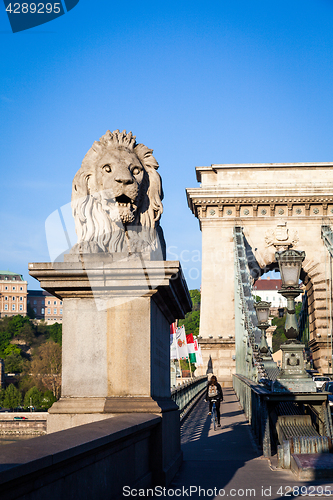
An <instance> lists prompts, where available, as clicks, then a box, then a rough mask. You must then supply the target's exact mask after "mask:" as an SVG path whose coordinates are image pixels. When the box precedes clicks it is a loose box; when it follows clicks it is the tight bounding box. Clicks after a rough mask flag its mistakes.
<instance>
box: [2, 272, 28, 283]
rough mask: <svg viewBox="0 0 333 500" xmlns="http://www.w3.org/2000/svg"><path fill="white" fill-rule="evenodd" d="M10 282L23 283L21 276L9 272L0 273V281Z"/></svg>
mask: <svg viewBox="0 0 333 500" xmlns="http://www.w3.org/2000/svg"><path fill="white" fill-rule="evenodd" d="M4 280H11V281H13V280H14V281H24V278H23V276H22V274H18V273H13V272H11V271H0V281H4Z"/></svg>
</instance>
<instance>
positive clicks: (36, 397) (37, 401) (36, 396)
mask: <svg viewBox="0 0 333 500" xmlns="http://www.w3.org/2000/svg"><path fill="white" fill-rule="evenodd" d="M42 397H43V394H42V393H41V392H40V391H39V390H38V388H37V387H36V386H35V385H34V386H33V387H31V389H29V390H28V392H27V393H26V395H25V396H24V406H25V407H28V406H31V405H32V406H34V407H35V408H36V407H37V408H39V407H40V406H41V400H42Z"/></svg>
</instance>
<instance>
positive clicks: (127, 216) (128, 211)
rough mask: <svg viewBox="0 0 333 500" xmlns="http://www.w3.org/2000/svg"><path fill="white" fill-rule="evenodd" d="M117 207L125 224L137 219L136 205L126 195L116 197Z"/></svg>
mask: <svg viewBox="0 0 333 500" xmlns="http://www.w3.org/2000/svg"><path fill="white" fill-rule="evenodd" d="M115 202H116V207H117V209H118V211H119V216H120V218H121V220H122V222H123V224H129V223H131V222H133V220H134V219H135V215H134V214H135V212H136V209H137V207H136V205H135V204H134V200H131V198H129V197H128V196H126V194H122V195H120V196H116V197H115Z"/></svg>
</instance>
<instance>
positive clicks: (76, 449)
mask: <svg viewBox="0 0 333 500" xmlns="http://www.w3.org/2000/svg"><path fill="white" fill-rule="evenodd" d="M161 420H162V419H161V417H159V416H156V415H151V414H150V415H146V414H131V415H122V416H117V417H113V418H109V419H107V420H104V421H100V422H94V423H90V424H86V425H82V426H79V427H76V428H72V429H66V430H64V431H60V432H57V433H54V434H52V435H46V436H41V437H38V438H34V439H30V440H27V441H25V443H24V447H22V444H21V443H14V444H8V445H6V446H3V447H2V448H0V464H1V465H0V489H1V499H2V500H9V499H13V498H15V499H17V500H23V499H27V498H29V499H32V498H34V499H35V498H47V499H48V500H59V499H60V498H78V499H80V500H100V499H102V498H105V499H106V498H107V499H110V500H113V499H116V498H120V497H121V495H122V493H123V487H124V486H127V487H131V488H146V487H150V486H152V485H154V484H161V485H162V486H164V484H162V483H161V482H160V480H159V477H161V476H162V472H163V471H161V470H159V468H160V466H161V459H160V453H161V450H160V449H159V448H160V442H159V439H158V433H159V427H160V424H161ZM27 495H28V496H27Z"/></svg>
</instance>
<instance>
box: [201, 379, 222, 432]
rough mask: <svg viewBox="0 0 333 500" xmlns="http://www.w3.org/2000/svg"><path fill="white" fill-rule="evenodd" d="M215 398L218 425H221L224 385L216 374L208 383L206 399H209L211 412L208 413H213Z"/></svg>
mask: <svg viewBox="0 0 333 500" xmlns="http://www.w3.org/2000/svg"><path fill="white" fill-rule="evenodd" d="M213 400H214V401H215V407H216V416H217V427H221V424H220V404H221V401H223V392H222V387H221V386H220V384H219V383H218V381H217V378H216V377H215V375H212V376H211V379H210V381H209V382H208V384H207V389H206V398H205V401H209V412H208V415H211V414H212V407H213Z"/></svg>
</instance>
